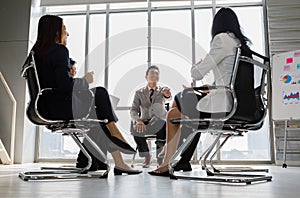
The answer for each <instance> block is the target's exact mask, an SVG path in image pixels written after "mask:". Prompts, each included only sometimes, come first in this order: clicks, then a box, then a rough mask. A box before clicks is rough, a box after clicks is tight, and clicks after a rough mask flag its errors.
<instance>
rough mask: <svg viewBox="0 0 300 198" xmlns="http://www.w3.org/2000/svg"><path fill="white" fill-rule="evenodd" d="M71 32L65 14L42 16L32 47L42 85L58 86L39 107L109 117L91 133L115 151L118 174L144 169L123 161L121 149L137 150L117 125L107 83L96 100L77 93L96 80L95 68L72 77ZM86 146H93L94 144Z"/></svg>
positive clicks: (64, 114) (52, 114)
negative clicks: (68, 44) (61, 16)
mask: <svg viewBox="0 0 300 198" xmlns="http://www.w3.org/2000/svg"><path fill="white" fill-rule="evenodd" d="M68 36H69V34H68V32H67V30H66V26H65V25H64V23H63V20H62V18H60V17H58V16H54V15H45V16H42V17H41V18H40V20H39V25H38V35H37V40H36V42H35V44H34V46H33V48H32V51H34V56H35V60H36V65H37V72H38V76H39V80H40V86H41V88H42V89H43V88H54V90H55V91H54V92H53V93H51V94H47V95H45V96H44V95H43V96H42V97H41V98H40V100H39V102H38V110H39V111H40V113H41V115H42V116H44V117H45V118H48V119H63V120H71V119H74V118H82V117H83V116H85V115H86V114H87V113H90V116H92V117H93V118H98V119H107V120H108V123H106V124H104V123H103V124H100V125H99V127H98V129H95V128H93V129H91V131H90V132H89V133H88V135H89V136H92V139H93V140H94V141H95V142H96V143H97V144H98V145H99V147H100V149H101V150H102V151H103V152H104V153H106V151H107V150H108V151H109V152H111V154H112V157H113V159H114V162H115V168H114V173H115V174H117V175H118V174H122V173H127V174H139V173H141V171H139V170H132V169H131V168H130V166H128V165H127V164H126V163H125V162H124V161H123V158H122V155H121V153H120V151H122V152H125V153H133V152H135V150H134V149H133V148H131V147H130V146H129V145H128V144H127V142H126V140H125V139H124V137H123V136H122V134H121V132H120V131H119V129H118V127H117V126H116V122H117V117H116V116H115V114H114V112H113V109H112V106H111V102H110V99H109V95H108V93H107V90H106V89H105V88H103V87H97V88H94V89H93V90H92V91H93V92H94V99H93V100H87V98H88V97H80V94H79V95H78V94H74V93H75V92H76V93H77V91H78V90H81V92H80V93H84V90H86V91H88V88H89V84H90V83H92V82H93V72H88V73H86V74H85V75H84V76H83V78H72V76H71V75H70V58H69V51H68V49H67V48H66V44H67V37H68ZM78 93H79V92H78ZM91 102H93V107H95V108H92V109H91V112H89V108H88V107H90V104H89V103H91ZM84 143H85V142H84ZM85 146H86V147H87V148H88V149H89V148H91V147H90V145H85ZM90 152H93V151H91V150H90ZM95 155H96V154H95ZM96 157H97V156H96ZM81 158H82V156H79V159H78V161H79V163H77V167H80V166H83V167H84V166H85V165H83V164H80V163H81V162H82V163H86V164H87V162H86V161H85V162H83V161H84V159H81ZM100 160H101V159H100Z"/></svg>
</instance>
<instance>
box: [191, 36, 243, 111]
mask: <svg viewBox="0 0 300 198" xmlns="http://www.w3.org/2000/svg"><path fill="white" fill-rule="evenodd" d="M239 44H240V41H239V40H238V39H237V38H236V37H235V36H234V34H233V33H220V34H217V35H216V36H215V37H214V38H213V40H212V43H211V49H210V51H209V54H208V55H207V56H206V57H205V58H204V59H203V61H202V62H200V63H199V64H196V65H194V66H193V67H192V69H191V75H192V78H193V79H194V80H201V79H202V78H203V77H204V76H205V75H206V74H207V73H208V72H209V71H210V70H212V71H213V74H214V80H215V85H225V86H228V85H229V83H230V80H231V75H232V68H233V64H234V57H235V52H236V48H237V47H238V46H239ZM232 103H233V102H232V97H231V94H229V93H228V92H226V91H225V89H223V90H211V92H210V93H209V94H207V95H206V96H205V97H203V98H202V99H201V100H200V101H199V103H198V104H197V110H199V111H201V112H209V113H214V112H229V111H230V110H231V108H232Z"/></svg>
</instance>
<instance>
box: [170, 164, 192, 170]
mask: <svg viewBox="0 0 300 198" xmlns="http://www.w3.org/2000/svg"><path fill="white" fill-rule="evenodd" d="M174 171H183V172H187V171H192V166H191V164H190V163H189V162H187V163H177V164H176V165H175V167H174Z"/></svg>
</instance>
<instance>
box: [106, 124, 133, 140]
mask: <svg viewBox="0 0 300 198" xmlns="http://www.w3.org/2000/svg"><path fill="white" fill-rule="evenodd" d="M106 126H107V128H108V130H109V132H110V134H111V135H112V136H114V137H116V138H118V139H120V140H122V141H123V142H125V143H127V144H128V142H127V141H126V140H125V138H124V137H123V135H122V133H121V132H120V130H119V129H118V127H117V125H116V123H115V122H110V123H108V124H106Z"/></svg>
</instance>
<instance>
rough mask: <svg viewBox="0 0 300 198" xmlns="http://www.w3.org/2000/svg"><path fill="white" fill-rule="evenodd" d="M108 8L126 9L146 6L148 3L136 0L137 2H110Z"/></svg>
mask: <svg viewBox="0 0 300 198" xmlns="http://www.w3.org/2000/svg"><path fill="white" fill-rule="evenodd" d="M109 6H110V9H127V8H147V7H148V3H147V1H145V2H137V3H111V4H110V5H109Z"/></svg>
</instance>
